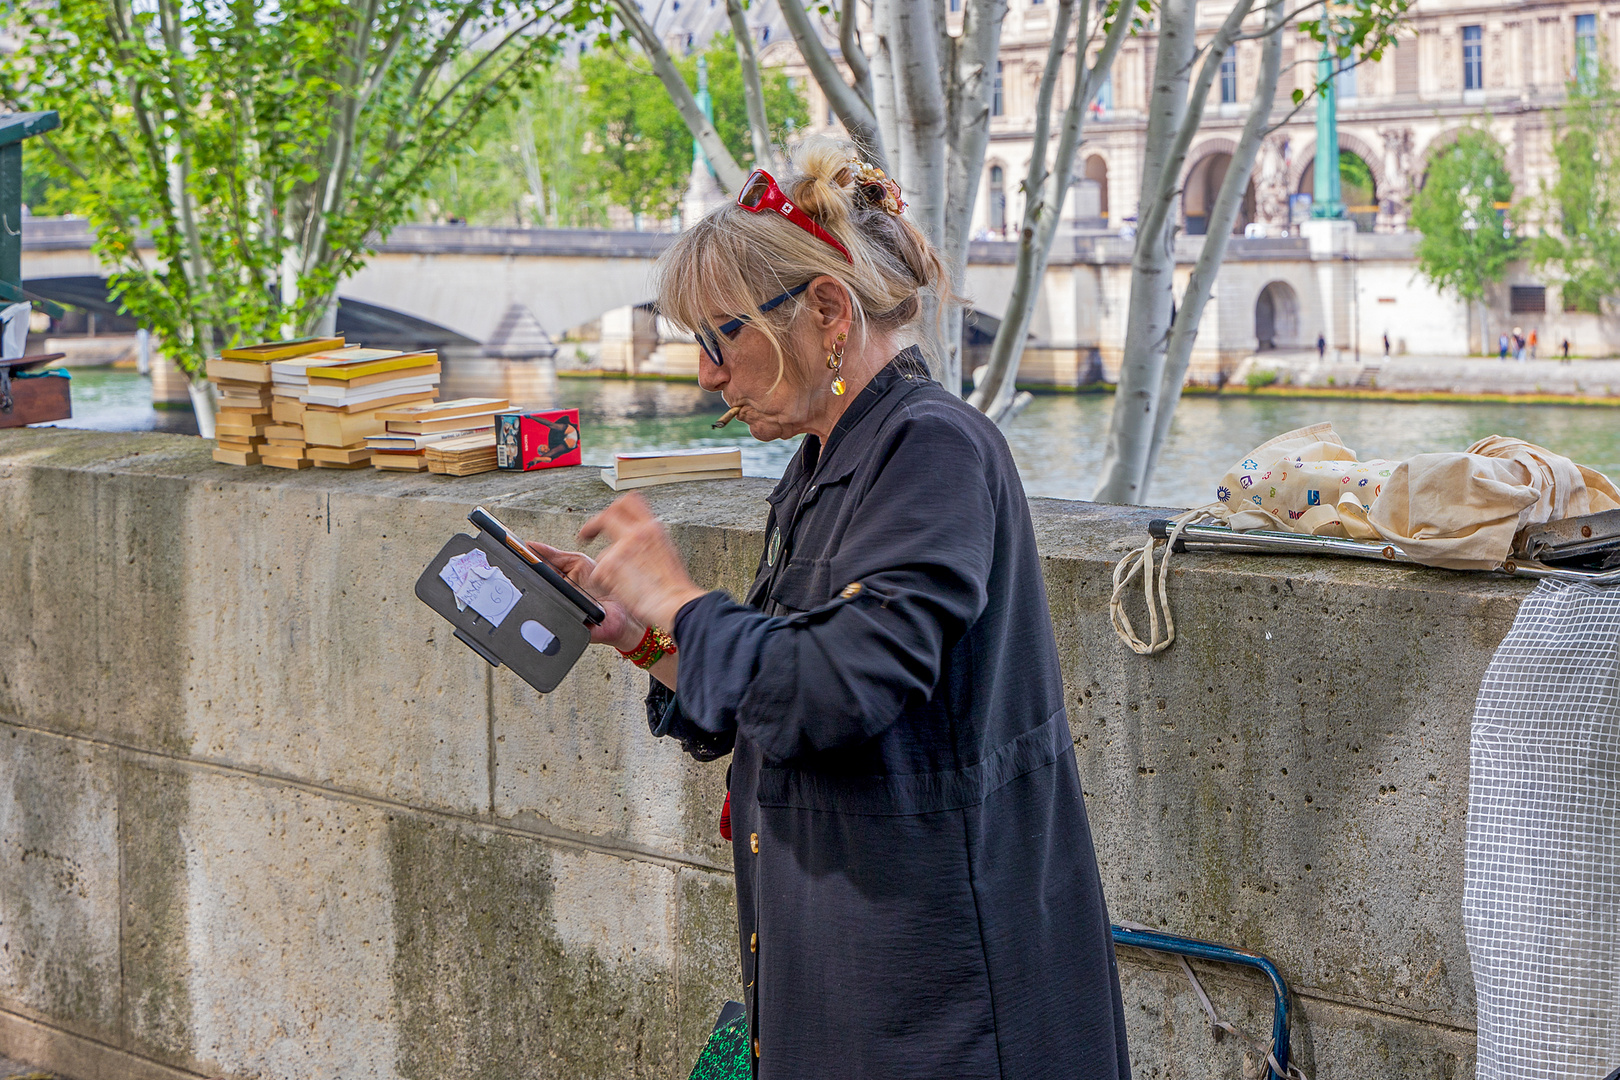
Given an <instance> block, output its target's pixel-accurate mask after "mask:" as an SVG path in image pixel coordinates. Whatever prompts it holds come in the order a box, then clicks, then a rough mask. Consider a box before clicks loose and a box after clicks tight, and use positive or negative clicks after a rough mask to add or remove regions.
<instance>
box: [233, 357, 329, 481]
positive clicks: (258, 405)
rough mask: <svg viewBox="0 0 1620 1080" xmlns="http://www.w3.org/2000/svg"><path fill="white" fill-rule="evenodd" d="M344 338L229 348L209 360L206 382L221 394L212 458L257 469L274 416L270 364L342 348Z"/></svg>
mask: <svg viewBox="0 0 1620 1080" xmlns="http://www.w3.org/2000/svg"><path fill="white" fill-rule="evenodd" d="M342 344H343V339H342V338H301V339H299V340H297V341H269V342H265V343H263V344H260V345H245V346H243V347H242V348H239V349H226V350H224V351H223V352H221V353H220V354H219V355H218V356H215V357H210V358H209V360H208V364H207V368H206V370H207V372H208V381H209V382H211V383H213V384H214V389H215V391H216V392H217V393H218V395H219V412H218V413H217V414H216V415H215V418H214V436H215V446H214V460H215V461H218V462H223V463H224V464H226V465H257V464H258V463H259V461H260V457H261V454H262V452H263V451H264V450H265V448H266V430H267V429H268V428H270V427H271V426H272V425H273V424H274V422H275V421H274V420H273V418H272V416H271V401H272V394H271V389H272V388H271V385H270V364H271V361H274V360H279V359H281V358H283V357H287V356H298V355H300V354H301V353H312V352H316V351H318V350H320V349H327V348H331V347H332V346H334V345H342Z"/></svg>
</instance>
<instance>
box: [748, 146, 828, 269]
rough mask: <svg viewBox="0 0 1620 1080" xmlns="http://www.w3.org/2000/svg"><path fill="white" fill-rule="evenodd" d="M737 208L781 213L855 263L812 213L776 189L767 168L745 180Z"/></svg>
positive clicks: (756, 171)
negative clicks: (814, 219)
mask: <svg viewBox="0 0 1620 1080" xmlns="http://www.w3.org/2000/svg"><path fill="white" fill-rule="evenodd" d="M737 205H738V206H740V207H742V208H743V209H744V210H747V211H748V212H749V213H750V214H758V213H760V212H761V211H765V210H770V211H773V212H774V213H778V214H781V215H782V216H783V217H785V218H787V219H788V220H789V221H791V222H793V224H795V225H797V226H798V227H799V228H801V229H803V230H804V231H805V232H807V233H809V234H810V235H811V236H813V237H815V238H816V239H817V240H820V241H821V242H823V243H825V244H828V245H831V246H832V247H833V248H836V249H837V251H838V254H840V255H842V256H843V257H844V261H845V262H847V263H851V264H853V263H854V262H855V260H854V259H852V258H850V257H849V249H848V248H846V247H844V245H843V244H840V243H839V242H838V241H837V240H834V239H833V237H832V234H831V233H829V232H828V231H827V230H826V229H823V228H822V227H821V226H820V225H817V224H816V223H815V222H814V221H811V220H810V215H809V214H807V213H805V212H804V211H803V210H800V209H799V208H798V207H797V206H794V205H793V203H792V202H790V201H789V200H788V197H787V196H786V195H784V194H782V189H781V188H779V187H777V186H776V181H775V180H773V179H772V178H771V174H770V173H768V172H766V171H765V170H764V169H755V170H754V171H753V172H751V173H749V174H748V179H747V180H745V181H743V186H742V190H741V191H740V192H738V193H737Z"/></svg>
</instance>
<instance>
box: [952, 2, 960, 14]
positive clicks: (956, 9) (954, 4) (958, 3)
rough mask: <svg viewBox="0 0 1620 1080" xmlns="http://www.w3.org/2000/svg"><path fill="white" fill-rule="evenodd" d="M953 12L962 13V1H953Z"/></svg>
mask: <svg viewBox="0 0 1620 1080" xmlns="http://www.w3.org/2000/svg"><path fill="white" fill-rule="evenodd" d="M951 10H952V11H953V12H956V11H961V10H962V0H951Z"/></svg>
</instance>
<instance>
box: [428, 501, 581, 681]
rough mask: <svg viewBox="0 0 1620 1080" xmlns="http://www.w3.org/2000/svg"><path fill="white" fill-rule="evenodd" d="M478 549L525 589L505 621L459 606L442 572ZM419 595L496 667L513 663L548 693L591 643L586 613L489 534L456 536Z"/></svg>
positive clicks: (431, 566) (430, 565)
mask: <svg viewBox="0 0 1620 1080" xmlns="http://www.w3.org/2000/svg"><path fill="white" fill-rule="evenodd" d="M475 548H476V549H478V550H480V551H482V552H483V553H484V558H485V560H486V561H487V562H488V563H489V565H490V566H491V567H493V568H497V569H499V570H500V571H501V572H502V573H503V574H505V575H506V578H507V579H508V580H510V581H511V582H512V584H513V585H515V586H516V587H517V590H518V593H519V596H518V598H517V602H516V603H515V604H514V605H513V606H512V607H511V608H510V609H508V610H507V611H506V612H505V614H504V615H502V616H501V617H500V625H499V626H495V625H492V624H491V623H490V621H489V620H488V619H486V618H485V617H484V616H482V615H480V614H479V613H478V612H477V611H475V610H473V608H472V606H470V605H469V606H467V607H466V608H464V609H459V610H458V608H457V606H456V597H455V592H454V590H453V589H452V588H451V587H450V585H449V583H448V582H446V581H445V580H444V579H443V578H442V577H440V573H441V572H442V571H443V570H444V568H445V565H446V564H447V563H449V562H450V560H451V559H454V558H456V557H457V556H461V555H465V554H467V553H468V552H470V551H472V550H473V549H475ZM416 597H417V599H419V600H421V601H422V603H424V604H426V605H427V606H428V607H430V608H432V609H433V610H434V611H436V612H438V613H439V614H440V615H442V616H444V617H445V618H446V619H448V620H449V622H450V624H451V625H452V626H454V627H455V628H456V637H458V638H460V639H461V640H462V641H463V642H465V643H466V644H467V645H468V647H470V648H471V649H472V650H473V652H475V653H477V654H478V655H479V656H482V657H483V658H484V659H485V660H487V661H489V663H490V664H491V665H492V666H494V667H501V666H502V665H505V666H506V667H508V668H511V669H512V671H513V672H514V673H515V674H516V675H517V676H518V678H520V679H522V680H523V681H524V682H526V683H528V684H529V685H530V686H532V687H534V688H535V689H536V690H538V691H540V692H541V693H542V694H549V693H551V691H553V690H555V689H556V688H557V684H558V683H560V682H562V680H563V676H565V675H567V674H568V672H569V671H570V670H572V669H573V666H574V664H575V663H576V662H577V661H578V660H579V658H580V656H581V655H582V654H583V653H584V652H585V646H587V645H589V644H590V643H591V628H590V626H589V625H588V624H587V623H586V621H585V619H586V615H585V612H583V611H581V610H580V609H579V607H577V606H576V605H575V604H574V603H573V602H571V601H570V600H569V599H568V598H567V597H565V596H564V595H563V594H562V593H561V592H560V591H558V590H557V589H556V588H554V587H553V586H552V585H551V584H549V583H548V582H547V581H546V580H545V579H544V578H542V577H541V576H540V575H539V574H537V573H535V571H534V570H533V569H532V568H531V567H530V566H529V565H528V564H527V563H525V562H523V561H522V560H521V559H519V558H518V557H517V556H516V555H514V554H512V551H511V549H510V548H508V547H506V546H505V545H504V544H501V543H499V542H497V541H496V540H495V539H494V538H493V537H491V536H490V535H489V534H487V533H479V534H478V535H477V536H468V535H467V534H466V533H458V534H456V535H455V536H453V537H451V538H450V542H449V543H448V544H445V545H444V547H443V548H441V549H440V550H439V553H438V554H437V555H435V556H434V557H433V561H432V562H430V563H428V567H427V569H426V570H424V571H422V576H421V577H419V578H417V579H416Z"/></svg>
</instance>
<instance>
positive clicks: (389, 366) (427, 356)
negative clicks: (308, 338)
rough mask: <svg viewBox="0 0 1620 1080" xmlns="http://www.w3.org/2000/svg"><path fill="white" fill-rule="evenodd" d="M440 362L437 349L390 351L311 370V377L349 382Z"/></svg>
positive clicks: (431, 365) (327, 380) (328, 380)
mask: <svg viewBox="0 0 1620 1080" xmlns="http://www.w3.org/2000/svg"><path fill="white" fill-rule="evenodd" d="M379 351H382V350H379ZM438 362H439V354H438V352H437V351H436V350H428V351H427V352H412V353H390V354H388V355H386V356H381V357H377V358H375V359H372V358H358V359H356V360H354V361H352V362H349V363H343V364H335V365H333V366H331V367H321V368H318V369H314V370H311V371H310V373H309V377H310V379H311V380H312V381H314V380H320V381H322V382H333V381H340V382H349V381H350V380H352V379H362V378H365V377H366V376H367V375H382V374H385V373H387V372H390V371H405V370H407V369H409V368H419V367H433V366H435V365H437V364H438Z"/></svg>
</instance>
